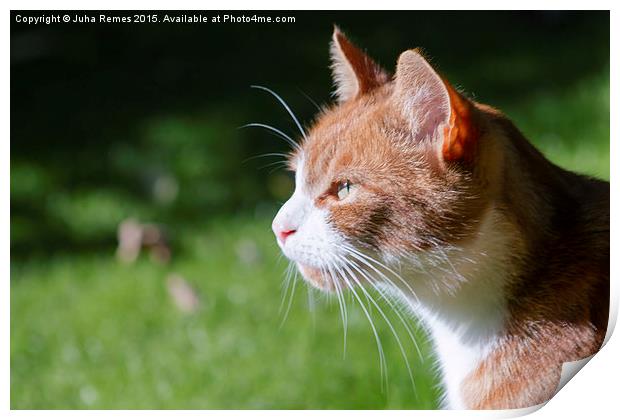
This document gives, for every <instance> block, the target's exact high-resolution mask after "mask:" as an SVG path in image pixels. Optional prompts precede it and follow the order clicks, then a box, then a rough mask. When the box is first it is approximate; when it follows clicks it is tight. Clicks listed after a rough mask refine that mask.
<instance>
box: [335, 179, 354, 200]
mask: <svg viewBox="0 0 620 420" xmlns="http://www.w3.org/2000/svg"><path fill="white" fill-rule="evenodd" d="M350 192H351V183H350V182H349V180H348V179H347V180H346V181H344V182H341V183H340V184H338V199H339V200H344V199H345V198H347V196H348V195H349V193H350Z"/></svg>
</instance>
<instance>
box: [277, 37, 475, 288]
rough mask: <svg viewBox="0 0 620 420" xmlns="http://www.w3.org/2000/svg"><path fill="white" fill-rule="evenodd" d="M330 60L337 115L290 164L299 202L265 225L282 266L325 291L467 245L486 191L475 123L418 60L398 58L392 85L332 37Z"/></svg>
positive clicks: (331, 113)
mask: <svg viewBox="0 0 620 420" xmlns="http://www.w3.org/2000/svg"><path fill="white" fill-rule="evenodd" d="M331 54H332V70H333V76H334V83H335V85H336V93H335V96H336V99H337V103H336V104H335V105H333V106H332V107H331V108H329V109H327V110H325V111H323V112H322V113H321V115H320V116H319V117H318V119H317V121H316V122H315V124H314V125H313V126H312V127H311V128H310V129H309V130H308V132H307V136H306V138H304V139H302V140H301V145H300V147H299V149H298V150H295V151H294V152H293V153H292V154H291V157H290V159H289V166H290V168H291V169H292V170H293V171H294V172H295V183H296V186H295V191H294V193H293V195H292V196H291V198H290V199H289V200H288V201H287V202H286V203H285V204H284V205H283V206H282V208H281V209H280V211H279V212H278V214H277V215H276V217H275V219H274V221H273V230H274V232H275V234H276V237H277V241H278V244H279V245H280V247H281V248H282V251H283V253H284V254H285V255H286V257H288V258H289V259H290V260H292V261H294V262H295V263H296V264H297V267H298V268H299V270H300V272H301V273H302V275H303V276H304V278H305V279H306V280H308V281H309V282H311V283H312V284H313V285H315V286H317V287H319V288H321V289H325V290H332V289H333V288H334V282H339V284H340V285H341V286H343V287H349V286H350V284H343V280H342V279H346V278H349V279H350V278H352V277H353V276H357V278H359V279H363V278H364V276H362V275H359V274H361V272H366V273H368V272H369V271H370V270H372V268H371V267H370V265H369V262H370V261H374V263H372V264H378V265H381V264H391V263H393V262H396V261H401V260H402V259H406V258H416V257H421V256H422V255H427V254H429V253H432V252H441V251H442V249H445V248H447V247H451V246H454V245H455V244H458V243H459V242H460V241H463V240H465V239H466V238H467V237H468V236H470V235H472V234H473V232H474V231H475V229H476V225H477V224H478V223H479V220H480V217H481V214H482V212H483V208H484V206H485V199H484V196H485V188H486V187H485V185H484V181H483V180H481V179H480V176H479V174H478V168H477V166H478V150H479V146H480V139H481V136H482V135H483V133H482V131H483V128H482V124H481V122H480V121H479V111H478V110H477V108H476V106H475V105H474V104H473V103H471V102H469V101H468V100H467V99H465V98H464V97H462V96H461V95H460V94H459V93H458V92H457V91H456V90H455V89H454V88H453V87H451V86H450V85H449V84H448V83H447V82H446V81H444V80H443V79H442V78H441V77H440V76H439V75H438V74H437V72H436V71H435V70H434V69H433V68H432V67H431V66H430V65H429V63H428V62H427V61H426V60H425V58H424V57H423V56H422V55H421V54H420V52H419V51H417V50H409V51H405V52H403V53H402V54H401V55H400V57H399V58H398V63H397V65H396V72H395V75H394V76H393V77H391V76H390V75H389V74H388V73H387V72H386V71H385V70H383V69H382V68H380V67H379V66H378V65H377V64H376V63H375V61H374V60H372V59H371V58H370V57H368V56H367V55H366V54H365V53H364V52H362V51H361V50H360V49H358V48H357V47H356V46H354V45H353V44H352V43H351V42H350V41H349V40H348V39H347V38H346V37H345V36H344V35H343V34H342V33H341V32H340V31H339V30H338V29H337V28H336V29H335V30H334V35H333V40H332V44H331ZM367 257H371V258H372V260H371V259H369V258H367ZM377 268H378V266H377V265H375V269H377Z"/></svg>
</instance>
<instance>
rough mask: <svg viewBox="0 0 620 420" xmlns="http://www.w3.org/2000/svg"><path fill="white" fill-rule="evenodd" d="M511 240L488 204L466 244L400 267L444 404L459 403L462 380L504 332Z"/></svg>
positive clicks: (507, 228) (513, 243) (513, 236)
mask: <svg viewBox="0 0 620 420" xmlns="http://www.w3.org/2000/svg"><path fill="white" fill-rule="evenodd" d="M502 230H503V232H501V231H502ZM500 232H501V234H498V233H500ZM517 244H518V240H517V238H516V233H515V232H513V231H512V228H511V227H510V226H509V225H507V223H506V221H505V220H504V218H503V216H502V215H501V214H500V213H499V212H498V211H497V210H495V209H490V210H488V211H487V213H486V215H485V216H484V219H483V220H482V222H481V224H480V228H479V230H478V232H477V234H476V238H475V239H474V240H472V241H470V242H469V243H468V244H467V245H464V246H463V247H455V248H454V249H452V250H448V251H445V252H444V253H443V254H444V255H428V256H427V258H428V259H431V260H433V261H434V264H429V265H427V266H426V267H424V268H423V269H422V268H421V267H419V266H418V265H417V264H414V265H413V266H411V267H408V268H406V269H405V270H404V272H405V273H406V274H405V276H404V278H406V279H407V282H409V284H410V286H411V288H403V289H405V293H407V292H408V296H409V303H410V305H411V308H412V309H413V311H414V312H415V313H416V314H417V315H418V316H419V317H420V318H421V320H422V322H423V323H424V325H425V326H426V327H427V329H428V331H429V333H430V335H431V337H432V339H433V343H434V345H435V349H436V353H437V357H438V360H437V361H438V363H439V367H440V370H441V372H442V376H443V381H444V385H445V395H444V399H445V401H444V404H445V405H446V406H448V407H450V408H463V407H464V403H463V402H462V399H461V392H460V385H461V383H462V381H463V379H464V378H465V377H466V376H467V375H468V374H469V373H470V372H471V371H472V370H473V369H474V368H475V367H476V366H477V365H478V364H479V363H480V362H481V360H482V359H483V358H484V357H485V355H486V354H488V353H489V352H490V350H491V349H492V348H493V347H494V346H495V345H496V343H497V342H498V340H499V339H500V337H501V334H502V332H503V331H504V326H505V323H506V321H507V317H508V310H507V303H506V288H507V285H508V282H509V281H510V279H509V275H510V274H509V273H511V272H514V270H512V269H511V268H510V266H511V264H513V261H512V255H514V254H513V253H512V252H511V250H514V249H515V246H518V245H517ZM414 293H415V295H414Z"/></svg>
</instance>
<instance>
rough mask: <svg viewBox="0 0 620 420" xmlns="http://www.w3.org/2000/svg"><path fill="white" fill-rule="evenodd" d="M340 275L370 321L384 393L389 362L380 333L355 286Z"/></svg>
mask: <svg viewBox="0 0 620 420" xmlns="http://www.w3.org/2000/svg"><path fill="white" fill-rule="evenodd" d="M336 269H337V267H336ZM340 274H341V276H342V280H343V281H344V282H345V283H346V284H347V285H348V286H349V290H350V291H351V293H353V296H355V299H356V300H357V302H358V303H359V305H360V306H361V308H362V311H363V312H364V315H366V318H367V319H368V322H369V323H370V328H371V329H372V333H373V335H374V337H375V342H376V343H377V349H378V351H379V367H380V370H381V378H382V381H381V391H382V392H383V391H384V383H383V378H385V386H386V388H387V383H388V372H387V362H386V359H385V352H384V350H383V345H382V344H381V338H379V333H378V332H377V328H376V327H375V324H374V322H373V321H372V317H371V316H370V314H369V313H368V310H367V309H366V307H365V306H364V304H363V303H362V299H361V298H360V297H359V295H358V294H357V292H356V291H355V289H354V288H353V285H352V284H351V282H350V281H349V280H348V279H347V277H346V276H345V275H343V274H342V272H341V271H340Z"/></svg>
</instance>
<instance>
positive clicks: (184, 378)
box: [10, 73, 609, 409]
mask: <svg viewBox="0 0 620 420" xmlns="http://www.w3.org/2000/svg"><path fill="white" fill-rule="evenodd" d="M499 105H500V107H502V106H501V104H499ZM503 108H504V110H505V111H506V113H507V114H508V115H509V116H511V117H512V118H513V119H514V120H515V121H516V123H517V125H518V126H519V127H520V128H521V129H522V130H523V131H524V132H525V133H526V135H528V136H529V137H530V138H531V139H532V140H533V141H534V142H535V143H536V144H537V146H539V147H540V148H541V150H543V152H544V153H545V154H546V155H547V156H549V158H550V159H552V160H553V161H555V162H557V163H559V164H561V165H562V166H565V167H567V168H571V169H573V170H578V171H580V172H584V173H588V174H591V175H597V176H600V177H602V178H606V179H608V178H609V74H608V73H605V74H601V75H599V77H593V78H590V79H587V80H583V81H582V82H581V84H579V85H578V86H576V87H575V88H574V89H571V90H566V91H565V92H559V93H558V92H544V91H543V92H541V91H537V92H535V93H533V94H532V95H522V96H520V99H519V101H518V102H507V104H506V105H505V106H504V107H503ZM26 169H27V168H26ZM12 170H13V168H12ZM33 177H34V178H33ZM12 178H13V180H15V179H22V178H23V179H24V180H26V181H28V180H30V181H29V182H30V184H28V185H32V186H31V189H34V188H35V187H36V186H37V185H38V181H37V180H39V181H41V180H44V179H45V176H44V174H39V175H37V174H35V173H33V172H32V171H29V170H24V171H23V173H21V172H20V173H18V172H17V169H16V172H13V171H12ZM26 181H24V182H26ZM29 188H30V187H29ZM12 191H13V192H14V191H16V189H14V188H13V186H12ZM23 191H26V192H27V191H28V190H27V189H24V190H23ZM93 194H94V197H96V198H97V200H95V201H94V202H95V203H99V204H96V205H88V206H84V205H80V204H79V200H80V197H76V198H75V200H78V201H76V202H75V203H74V202H73V201H62V200H61V201H51V202H50V203H49V204H48V206H50V209H51V210H50V211H52V210H53V211H55V212H58V213H59V215H60V216H62V215H63V214H64V213H63V212H65V213H66V212H69V213H68V214H66V215H64V219H66V220H72V221H73V222H74V223H75V224H76V226H75V229H76V231H79V232H82V231H84V232H86V233H88V232H91V231H92V230H97V229H101V232H103V233H105V232H109V229H110V227H109V226H108V225H109V224H110V223H112V222H109V220H110V218H109V215H110V214H112V213H111V211H112V210H110V209H116V208H119V206H120V204H119V203H116V204H115V203H114V200H115V198H114V196H107V195H105V194H104V195H101V194H98V193H96V192H94V193H93ZM88 202H89V203H90V201H88ZM102 203H103V204H102ZM121 208H122V207H121ZM75 209H86V210H88V212H86V211H84V212H81V211H80V215H79V216H80V217H74V216H75V215H74V214H72V213H73V212H75ZM99 213H101V214H99ZM104 213H105V214H104ZM106 215H107V216H108V217H107V218H106V217H105V216H106ZM60 216H59V217H60ZM15 217H16V218H14V219H12V229H13V228H15V227H16V226H15V225H13V221H19V220H20V219H19V215H15ZM103 222H105V223H103ZM112 225H114V223H112ZM175 235H176V236H177V237H178V238H179V248H178V250H179V251H178V252H176V253H175V255H174V257H173V259H172V262H171V263H170V264H169V265H161V264H157V263H154V262H152V261H150V260H149V259H148V258H147V257H141V258H140V259H139V260H138V261H137V262H136V263H135V264H133V265H125V264H121V263H119V262H117V261H116V259H115V257H114V249H113V247H111V246H109V247H107V248H103V249H104V251H96V252H93V251H90V252H83V253H69V252H66V251H65V252H62V253H59V254H56V255H54V256H47V257H46V256H44V255H39V256H26V257H22V258H18V259H13V261H12V264H11V344H10V346H11V408H14V409H22V408H31V409H39V408H205V409H208V408H222V409H224V408H292V409H301V408H314V409H325V408H338V409H340V408H350V409H363V408H374V409H379V408H435V407H436V406H437V398H438V389H437V381H436V377H435V375H434V373H433V369H432V363H433V361H432V354H431V351H430V347H429V345H428V344H427V343H426V340H425V337H424V336H423V335H422V334H421V332H420V331H419V330H418V329H416V335H417V337H418V340H417V341H418V342H419V344H420V346H421V347H422V352H423V355H424V358H420V357H418V355H417V354H416V353H415V351H414V350H413V346H412V345H410V344H407V349H408V358H409V360H410V363H411V365H412V367H413V372H414V379H415V384H416V387H415V392H414V390H413V389H412V386H411V384H410V382H409V378H408V375H407V372H406V369H405V364H404V362H403V359H402V356H401V354H400V352H399V349H398V346H397V344H396V342H395V340H394V339H393V338H392V336H391V333H390V331H389V329H388V328H387V326H386V325H385V323H383V322H380V317H379V316H378V314H377V313H376V312H374V318H375V319H376V320H377V322H378V325H379V334H380V336H381V338H382V341H383V344H384V346H385V352H386V357H387V361H388V381H387V382H388V385H387V387H386V388H385V389H382V385H381V375H380V370H379V363H378V360H379V359H378V353H377V350H376V346H375V343H374V339H373V336H372V334H371V330H370V328H369V326H368V323H367V321H366V320H365V318H364V316H363V313H362V312H361V310H360V309H359V305H355V304H353V302H349V304H348V306H349V330H348V347H347V351H346V355H344V357H343V329H342V325H341V323H340V315H339V311H338V309H337V305H336V302H335V301H331V302H330V301H329V300H328V299H327V298H325V297H322V296H318V298H317V299H316V305H314V306H312V305H309V300H308V299H307V293H308V292H307V289H306V287H305V286H303V285H301V284H298V287H297V288H296V293H295V299H294V301H293V303H292V305H291V310H290V314H289V316H288V319H287V320H286V322H284V323H283V325H282V327H280V324H281V321H282V315H281V314H279V312H278V307H279V305H280V302H281V290H280V289H279V285H280V284H281V282H282V278H283V272H284V269H285V263H284V261H280V262H278V255H279V252H278V250H277V249H276V246H275V243H274V241H273V238H272V235H271V233H270V232H269V218H268V217H265V216H260V217H256V218H254V217H231V218H229V219H224V220H211V221H207V222H205V223H203V224H201V225H197V226H190V227H185V228H183V227H181V228H180V230H179V231H177V232H175ZM171 273H177V274H179V275H181V276H183V277H184V278H186V279H187V281H188V282H190V283H191V284H192V285H193V287H194V288H195V289H196V290H197V292H198V295H199V298H200V306H199V308H198V310H197V311H196V312H194V313H189V314H187V313H183V312H181V311H180V310H179V309H177V307H176V306H175V305H174V303H173V301H172V300H171V298H170V296H169V294H168V292H167V287H166V278H167V276H168V275H169V274H171ZM287 304H288V303H287V302H285V306H286V305H287ZM395 322H396V320H395ZM398 331H399V332H400V335H401V337H402V338H403V340H404V342H405V343H407V342H406V334H405V333H404V331H403V329H402V328H399V329H398Z"/></svg>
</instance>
